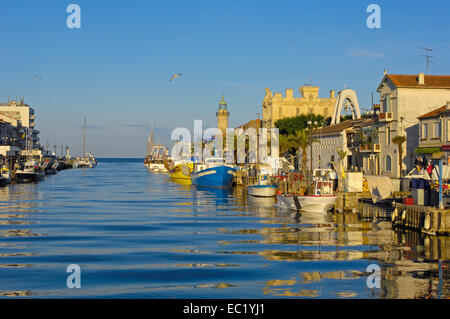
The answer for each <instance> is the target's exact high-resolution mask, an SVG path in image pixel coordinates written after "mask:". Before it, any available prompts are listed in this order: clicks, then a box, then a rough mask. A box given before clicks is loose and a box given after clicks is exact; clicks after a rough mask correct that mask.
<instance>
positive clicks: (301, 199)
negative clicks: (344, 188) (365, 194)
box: [277, 181, 338, 214]
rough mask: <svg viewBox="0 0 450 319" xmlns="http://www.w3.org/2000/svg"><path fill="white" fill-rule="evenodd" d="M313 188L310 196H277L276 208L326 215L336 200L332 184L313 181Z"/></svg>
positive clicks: (330, 182)
mask: <svg viewBox="0 0 450 319" xmlns="http://www.w3.org/2000/svg"><path fill="white" fill-rule="evenodd" d="M313 186H314V191H313V193H312V194H303V195H297V194H277V202H278V206H279V207H283V208H287V209H291V210H295V211H306V212H313V213H321V214H326V213H327V212H328V211H329V210H331V209H332V208H333V207H334V205H335V204H336V201H337V199H338V197H337V196H336V195H334V193H333V182H332V181H314V182H313Z"/></svg>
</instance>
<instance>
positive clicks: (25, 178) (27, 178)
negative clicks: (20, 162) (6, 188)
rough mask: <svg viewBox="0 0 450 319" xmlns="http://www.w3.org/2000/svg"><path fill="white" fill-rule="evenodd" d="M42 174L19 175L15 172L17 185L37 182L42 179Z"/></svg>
mask: <svg viewBox="0 0 450 319" xmlns="http://www.w3.org/2000/svg"><path fill="white" fill-rule="evenodd" d="M44 175H45V174H44V173H21V172H16V180H17V182H19V183H29V182H37V181H40V180H42V179H43V178H44Z"/></svg>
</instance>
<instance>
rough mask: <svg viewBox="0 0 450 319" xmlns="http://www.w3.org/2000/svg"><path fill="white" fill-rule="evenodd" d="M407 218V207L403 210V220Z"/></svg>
mask: <svg viewBox="0 0 450 319" xmlns="http://www.w3.org/2000/svg"><path fill="white" fill-rule="evenodd" d="M405 219H406V209H405V210H404V211H403V212H402V221H403V222H404V221H405Z"/></svg>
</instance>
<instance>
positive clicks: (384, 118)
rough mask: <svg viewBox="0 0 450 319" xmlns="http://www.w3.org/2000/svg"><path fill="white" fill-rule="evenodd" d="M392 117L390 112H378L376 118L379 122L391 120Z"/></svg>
mask: <svg viewBox="0 0 450 319" xmlns="http://www.w3.org/2000/svg"><path fill="white" fill-rule="evenodd" d="M392 119H393V118H392V112H385V113H380V115H379V116H378V120H379V121H380V122H390V121H392Z"/></svg>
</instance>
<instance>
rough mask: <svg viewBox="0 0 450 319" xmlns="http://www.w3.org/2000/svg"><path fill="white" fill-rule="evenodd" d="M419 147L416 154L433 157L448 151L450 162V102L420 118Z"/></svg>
mask: <svg viewBox="0 0 450 319" xmlns="http://www.w3.org/2000/svg"><path fill="white" fill-rule="evenodd" d="M418 119H419V147H418V148H416V150H415V153H417V154H427V155H432V154H436V153H440V152H441V151H442V150H444V151H446V152H445V153H442V155H444V154H445V155H446V157H447V158H446V162H447V163H448V162H449V159H450V157H449V153H448V152H447V151H448V149H450V101H449V102H447V104H446V105H444V106H441V107H439V108H437V109H435V110H433V111H431V112H428V113H426V114H423V115H422V116H419V118H418Z"/></svg>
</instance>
